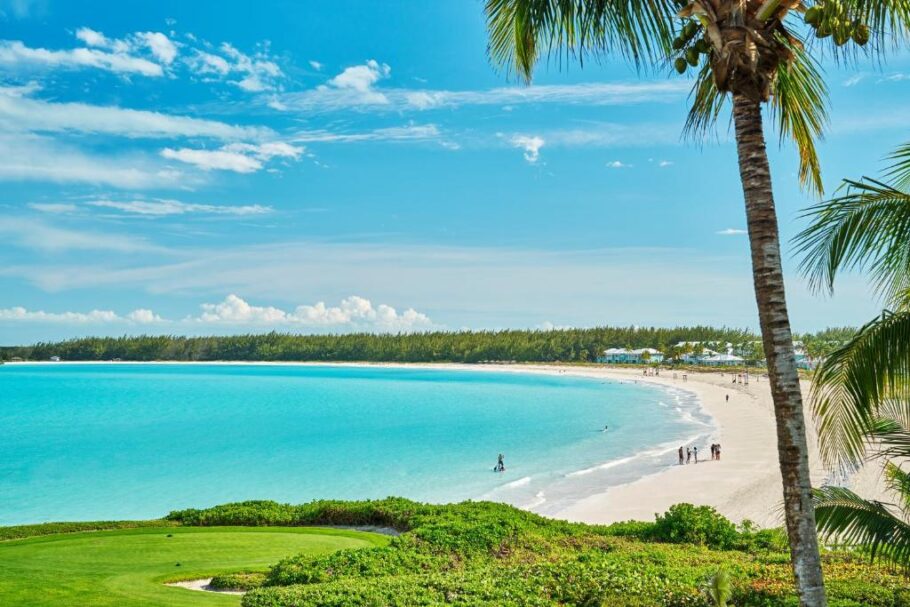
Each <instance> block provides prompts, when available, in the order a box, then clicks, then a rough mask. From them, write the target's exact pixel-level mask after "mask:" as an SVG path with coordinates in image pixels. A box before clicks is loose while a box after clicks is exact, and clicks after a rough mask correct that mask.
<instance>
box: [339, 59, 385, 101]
mask: <svg viewBox="0 0 910 607" xmlns="http://www.w3.org/2000/svg"><path fill="white" fill-rule="evenodd" d="M391 73H392V68H390V67H389V66H388V64H386V63H383V64H382V65H380V64H379V62H377V61H376V60H375V59H370V60H369V61H367V62H366V63H365V64H363V65H354V66H351V67H348V68H345V69H344V71H343V72H341V73H340V74H338V75H337V76H335V77H334V78H332V79H331V80H329V84H330V85H332V86H334V87H336V88H339V89H353V90H355V91H357V92H360V93H367V92H369V91H370V89H371V88H373V85H374V84H376V83H377V82H379V81H380V80H382V79H383V78H388V77H389V75H390V74H391Z"/></svg>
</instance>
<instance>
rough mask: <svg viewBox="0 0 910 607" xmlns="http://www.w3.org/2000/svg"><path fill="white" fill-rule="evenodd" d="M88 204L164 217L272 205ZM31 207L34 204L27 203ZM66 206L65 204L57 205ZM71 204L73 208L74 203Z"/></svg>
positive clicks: (258, 210)
mask: <svg viewBox="0 0 910 607" xmlns="http://www.w3.org/2000/svg"><path fill="white" fill-rule="evenodd" d="M86 204H88V205H89V206H93V207H100V208H107V209H115V210H118V211H123V212H124V213H130V214H134V215H143V216H150V217H164V216H169V215H187V214H190V213H203V214H212V215H263V214H265V213H271V212H272V207H269V206H263V205H258V204H251V205H242V206H229V205H215V204H194V203H187V202H180V201H179V200H127V201H117V200H93V201H90V202H88V203H86ZM29 206H32V207H33V208H35V207H36V205H29ZM59 206H67V205H59ZM68 206H72V207H73V208H74V209H75V205H68Z"/></svg>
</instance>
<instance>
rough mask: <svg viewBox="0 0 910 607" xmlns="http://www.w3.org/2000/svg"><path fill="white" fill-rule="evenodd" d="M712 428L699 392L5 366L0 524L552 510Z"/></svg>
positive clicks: (350, 369)
mask: <svg viewBox="0 0 910 607" xmlns="http://www.w3.org/2000/svg"><path fill="white" fill-rule="evenodd" d="M605 426H608V427H609V429H608V430H607V431H606V432H605V431H603V429H604V427H605ZM713 431H714V425H713V423H712V420H711V419H710V418H709V417H707V416H706V415H705V414H704V413H702V412H701V409H700V408H699V406H698V402H697V400H696V399H695V398H694V396H692V395H691V394H690V393H688V392H685V391H683V390H676V389H669V388H664V387H659V386H656V385H651V384H647V383H643V382H638V383H634V382H632V381H625V382H620V381H613V380H604V379H591V378H582V377H571V376H568V375H546V374H537V373H511V372H497V371H487V370H476V371H475V370H460V369H459V370H453V369H445V368H440V369H423V368H398V367H356V366H330V365H325V366H319V365H228V364H218V365H215V364H211V365H210V364H160V365H156V364H148V365H143V364H129V363H115V364H72V365H70V364H35V365H29V364H7V365H2V366H0V524H2V525H11V524H23V523H36V522H44V521H60V520H111V519H144V518H155V517H160V516H163V515H165V514H167V513H168V512H169V511H170V510H174V509H181V508H187V507H205V506H210V505H214V504H218V503H223V502H229V501H239V500H247V499H272V500H277V501H289V502H295V503H299V502H304V501H309V500H313V499H322V498H326V499H363V498H382V497H386V496H390V495H395V496H403V497H408V498H412V499H415V500H420V501H431V502H450V501H460V500H465V499H493V500H497V501H504V502H508V503H512V504H514V505H516V506H519V507H523V508H529V509H531V510H534V511H537V512H541V513H543V514H555V513H557V512H558V511H559V510H560V509H562V508H564V507H565V506H567V505H569V504H570V503H572V502H573V501H574V500H578V499H582V498H584V497H587V496H589V495H592V494H594V493H599V492H601V491H603V490H604V489H605V488H606V487H608V486H610V485H615V484H620V483H625V482H630V481H633V480H635V479H637V478H640V477H642V476H644V475H647V474H652V473H655V472H658V471H660V470H661V469H663V468H665V467H666V466H669V465H673V464H675V462H676V449H677V447H678V446H680V445H684V444H688V443H690V442H691V441H696V440H697V441H699V444H704V443H705V442H706V438H707V437H709V436H710V435H711V433H712V432H713ZM499 453H502V454H503V455H504V459H505V466H506V470H505V472H501V473H499V472H494V471H493V468H494V466H495V464H496V459H497V455H498V454H499Z"/></svg>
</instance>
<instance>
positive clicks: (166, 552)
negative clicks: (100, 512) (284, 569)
mask: <svg viewBox="0 0 910 607" xmlns="http://www.w3.org/2000/svg"><path fill="white" fill-rule="evenodd" d="M387 543H388V539H387V538H385V537H383V536H378V535H375V534H368V533H361V532H356V531H347V530H339V529H320V528H311V527H310V528H293V529H292V528H282V527H266V528H250V527H245V528H244V527H205V528H202V527H158V528H138V529H120V530H114V531H94V532H89V533H65V534H59V535H46V536H43V537H30V538H26V539H17V540H11V541H6V542H0V597H2V600H0V604H2V605H3V607H19V606H22V607H25V606H28V607H44V606H47V607H50V606H53V607H68V606H74V607H76V606H78V607H108V606H110V607H151V606H156V607H157V606H161V605H167V606H168V607H195V606H211V607H218V606H229V605H230V606H235V607H236V606H237V605H239V604H240V597H238V596H230V595H217V594H212V593H203V592H195V591H190V590H185V589H183V588H173V587H168V586H165V585H164V582H166V581H175V580H180V579H184V580H185V579H199V578H205V577H211V576H212V575H214V574H219V573H229V572H234V571H240V570H243V571H266V570H268V567H269V565H273V564H274V563H275V562H276V561H279V560H281V559H283V558H285V557H288V556H290V555H294V554H306V555H310V556H313V557H317V556H319V555H325V554H328V553H331V552H334V551H336V550H340V549H350V548H362V547H371V546H374V547H375V546H383V545H385V544H387ZM177 563H180V566H179V567H178V566H177Z"/></svg>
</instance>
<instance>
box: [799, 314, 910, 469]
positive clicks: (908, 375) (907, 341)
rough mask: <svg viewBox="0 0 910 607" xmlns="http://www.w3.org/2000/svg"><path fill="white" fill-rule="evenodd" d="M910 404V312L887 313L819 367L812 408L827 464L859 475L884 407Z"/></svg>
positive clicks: (813, 386)
mask: <svg viewBox="0 0 910 607" xmlns="http://www.w3.org/2000/svg"><path fill="white" fill-rule="evenodd" d="M901 402H903V403H908V402H910V312H899V313H891V312H884V313H883V314H882V315H881V316H880V317H879V318H876V319H875V320H873V321H872V322H870V323H868V324H866V325H865V326H864V327H862V328H861V329H860V330H859V332H858V333H857V334H856V335H855V336H854V337H853V339H851V340H850V341H849V342H848V343H847V344H846V345H844V346H842V347H841V348H839V349H838V350H836V351H834V352H833V353H832V354H831V355H830V356H828V358H826V359H825V361H824V362H823V363H822V364H821V365H819V367H818V369H817V370H816V372H815V377H814V380H813V382H812V408H813V413H814V415H815V418H816V421H817V425H818V432H819V443H820V447H821V452H822V457H823V459H824V460H825V463H826V464H828V465H829V466H832V467H837V468H840V469H842V470H843V469H855V468H857V467H858V466H860V465H861V463H862V461H863V458H864V456H865V453H866V447H867V435H868V434H870V433H871V432H873V431H874V430H875V427H876V423H877V422H878V421H879V420H880V415H881V414H882V412H883V411H886V410H885V409H883V407H887V406H893V405H894V403H901Z"/></svg>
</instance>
